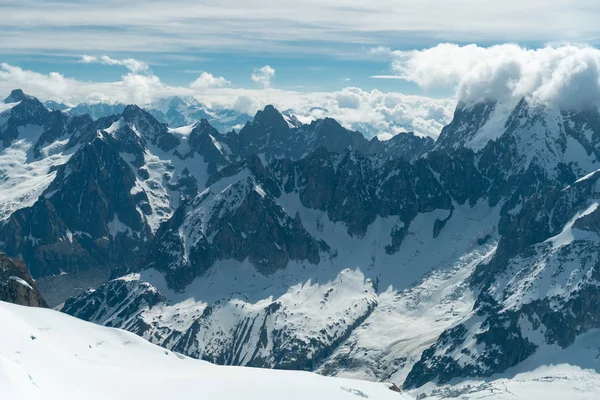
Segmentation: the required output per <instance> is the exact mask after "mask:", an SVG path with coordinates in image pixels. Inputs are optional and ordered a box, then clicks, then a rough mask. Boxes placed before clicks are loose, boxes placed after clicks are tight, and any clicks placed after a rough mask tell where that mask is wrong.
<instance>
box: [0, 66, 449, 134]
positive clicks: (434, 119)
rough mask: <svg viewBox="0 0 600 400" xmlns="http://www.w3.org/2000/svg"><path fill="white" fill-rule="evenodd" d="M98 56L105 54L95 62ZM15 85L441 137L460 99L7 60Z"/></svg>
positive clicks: (3, 77)
mask: <svg viewBox="0 0 600 400" xmlns="http://www.w3.org/2000/svg"><path fill="white" fill-rule="evenodd" d="M99 60H101V58H97V59H96V60H94V61H93V62H100V61H99ZM90 62H92V61H90ZM110 65H115V64H110ZM119 65H123V64H119ZM261 83H262V82H261ZM15 88H21V89H23V90H24V91H25V92H26V93H28V94H31V95H33V96H36V97H39V98H40V99H42V100H54V101H58V102H64V103H66V104H70V105H75V104H78V103H98V102H106V103H112V104H114V103H124V104H131V103H135V104H139V105H141V106H144V105H147V104H149V103H152V102H154V101H156V100H159V99H163V98H167V97H171V96H192V97H195V98H196V99H197V100H199V101H200V102H203V103H205V104H207V105H208V106H211V107H214V108H228V109H233V110H236V111H238V112H242V113H247V114H250V115H253V114H254V113H255V112H256V111H258V110H259V109H262V108H264V107H265V106H266V105H267V104H273V105H274V106H275V107H277V108H278V109H279V110H280V111H289V112H292V113H293V114H295V115H296V116H298V118H299V119H301V120H302V121H303V122H306V123H308V122H310V121H311V120H314V119H317V118H324V117H332V118H335V119H337V120H338V121H339V122H340V123H341V124H343V125H344V126H346V127H348V128H352V129H355V130H359V131H361V132H363V133H364V134H365V135H366V136H368V137H371V136H374V135H383V136H384V137H386V136H387V137H389V136H391V135H395V134H397V133H400V132H407V131H414V132H415V133H417V134H420V135H425V136H432V137H436V136H437V135H438V134H439V133H440V131H441V129H442V127H443V126H444V125H445V124H447V123H448V122H450V120H451V118H452V113H453V110H454V106H455V104H456V102H455V101H454V100H453V99H432V98H428V97H423V96H407V95H403V94H400V93H393V92H391V93H383V92H380V91H378V90H372V91H366V90H363V89H360V88H357V87H347V88H345V89H342V90H339V91H334V92H297V91H292V90H283V89H276V88H273V87H265V88H261V89H245V88H235V87H231V86H230V82H229V81H227V80H226V79H225V78H223V77H217V76H215V75H212V74H210V73H208V72H203V73H201V74H200V76H199V77H198V78H197V79H196V80H195V81H193V82H191V83H190V85H189V86H171V85H167V84H165V83H163V82H162V81H161V80H160V78H159V77H157V76H156V75H154V74H153V73H152V72H150V71H149V70H144V72H143V73H136V72H132V70H131V68H130V71H129V72H128V73H126V74H125V75H123V76H122V77H121V80H118V81H113V82H90V81H82V80H77V79H73V78H69V77H66V76H64V75H63V74H61V73H58V72H51V73H49V74H42V73H39V72H35V71H31V70H26V69H22V68H20V67H17V66H13V65H9V64H6V63H3V64H0V98H3V97H5V96H7V95H8V94H9V93H10V91H11V90H12V89H15Z"/></svg>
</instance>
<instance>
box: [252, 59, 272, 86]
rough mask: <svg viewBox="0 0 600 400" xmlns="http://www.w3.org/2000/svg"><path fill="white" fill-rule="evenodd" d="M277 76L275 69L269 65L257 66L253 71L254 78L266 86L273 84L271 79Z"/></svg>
mask: <svg viewBox="0 0 600 400" xmlns="http://www.w3.org/2000/svg"><path fill="white" fill-rule="evenodd" d="M274 77H275V70H274V69H273V68H271V67H270V66H268V65H265V66H264V67H262V68H256V69H255V70H254V72H253V73H252V80H253V81H254V82H258V83H261V84H262V85H263V86H264V87H266V88H268V87H270V86H271V79H273V78H274Z"/></svg>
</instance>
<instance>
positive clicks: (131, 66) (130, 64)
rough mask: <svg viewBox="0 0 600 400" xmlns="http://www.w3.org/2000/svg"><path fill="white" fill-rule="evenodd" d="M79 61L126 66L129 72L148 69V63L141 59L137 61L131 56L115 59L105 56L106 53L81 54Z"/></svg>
mask: <svg viewBox="0 0 600 400" xmlns="http://www.w3.org/2000/svg"><path fill="white" fill-rule="evenodd" d="M79 62H82V63H85V64H91V63H100V64H104V65H120V66H122V67H125V68H127V69H128V70H130V71H131V72H136V73H139V72H146V71H148V70H149V69H150V68H149V67H148V64H146V63H145V62H143V61H138V60H136V59H133V58H125V59H123V60H116V59H114V58H110V57H109V56H106V55H104V56H100V57H96V56H88V55H82V56H81V59H80V60H79Z"/></svg>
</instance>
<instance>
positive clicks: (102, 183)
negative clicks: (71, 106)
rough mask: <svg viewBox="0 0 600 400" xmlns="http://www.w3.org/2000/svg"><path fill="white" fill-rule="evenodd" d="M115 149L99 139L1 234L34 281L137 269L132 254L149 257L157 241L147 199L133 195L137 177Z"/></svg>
mask: <svg viewBox="0 0 600 400" xmlns="http://www.w3.org/2000/svg"><path fill="white" fill-rule="evenodd" d="M114 145H115V144H114V143H112V139H111V138H110V137H108V136H104V135H102V134H99V136H98V137H96V139H94V140H93V141H92V142H90V143H88V144H87V145H85V146H83V147H82V148H81V149H80V150H79V151H78V152H77V153H76V154H75V155H74V156H73V157H72V158H71V159H70V161H69V162H68V163H67V164H65V165H63V166H61V167H60V168H59V170H58V173H57V176H56V179H55V180H54V181H53V182H52V184H51V185H50V186H49V187H48V189H46V191H45V192H44V194H43V195H42V196H41V197H40V198H39V199H38V200H37V202H36V203H35V204H34V205H33V206H32V207H28V208H24V209H21V210H18V211H17V212H15V213H14V214H13V215H12V216H11V217H10V218H9V219H8V221H6V222H5V223H4V225H3V226H2V227H1V228H0V237H1V238H2V239H1V240H2V241H3V242H4V244H5V250H6V252H7V253H8V254H10V255H15V256H17V255H18V256H20V257H22V258H23V259H24V260H25V261H26V262H28V263H30V265H31V272H32V274H33V276H34V277H36V278H40V277H44V276H48V275H59V274H62V273H67V274H78V273H81V272H85V271H86V270H94V269H101V270H102V269H104V270H105V269H107V268H109V269H110V268H111V266H114V267H117V266H119V267H120V268H123V267H125V269H127V267H133V266H134V265H136V263H137V259H138V257H139V253H135V252H131V251H130V249H132V248H138V249H139V250H140V251H142V252H143V249H144V248H145V247H146V246H147V242H148V240H149V239H151V237H152V233H151V232H150V230H149V228H148V226H147V225H146V223H145V221H144V220H143V219H142V217H141V216H140V213H139V212H138V211H137V209H136V207H137V206H138V204H140V203H144V202H147V197H146V196H145V193H143V192H138V193H137V194H135V195H132V194H131V189H132V188H133V186H134V184H135V176H134V174H133V172H132V171H131V168H130V167H129V166H128V165H127V163H125V162H124V161H123V160H122V159H121V158H120V156H119V153H118V151H117V150H116V149H115V148H114ZM114 267H113V268H114Z"/></svg>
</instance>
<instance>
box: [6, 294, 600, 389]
mask: <svg viewBox="0 0 600 400" xmlns="http://www.w3.org/2000/svg"><path fill="white" fill-rule="evenodd" d="M0 326H2V327H10V329H4V330H3V331H2V340H0V399H2V400H25V399H44V400H54V399H57V400H58V399H60V400H69V399H77V400H81V399H86V400H93V399H111V400H119V399H127V400H132V399H144V400H154V399H167V398H176V399H192V398H194V399H195V398H201V399H203V400H211V399H220V400H221V399H222V400H229V399H244V400H251V399H261V400H270V399H273V400H275V399H277V400H280V399H291V400H293V399H298V400H300V399H310V400H318V399H327V400H338V399H339V400H353V399H354V400H359V399H381V400H385V399H396V400H414V399H417V398H418V399H432V400H441V399H450V398H452V399H454V398H458V399H473V400H474V399H482V398H490V399H499V400H512V399H523V400H525V399H527V400H529V399H544V400H559V399H560V400H563V399H572V400H587V399H590V400H591V399H598V398H600V375H599V374H598V372H597V371H599V370H600V368H599V367H600V361H599V360H598V354H600V340H599V339H600V332H599V331H597V330H596V331H592V332H590V333H588V334H586V335H583V336H582V337H581V338H580V339H578V340H577V342H576V343H575V344H574V345H573V346H572V347H570V348H569V349H565V350H562V349H559V348H552V349H547V350H549V351H545V352H544V355H543V356H536V357H534V358H532V359H531V360H528V361H527V362H526V363H524V365H522V366H520V367H519V368H518V369H514V370H509V371H507V372H506V373H505V374H503V375H502V376H498V377H495V378H494V379H485V380H483V379H479V380H465V381H462V382H457V383H454V384H453V385H444V386H436V385H434V384H427V385H425V386H424V387H422V388H420V389H418V390H415V391H411V392H407V393H396V392H394V391H392V390H390V389H389V386H390V385H389V384H387V383H373V382H365V381H359V380H352V379H342V378H330V377H324V376H321V375H318V374H315V373H310V372H299V371H277V370H268V369H258V368H247V367H223V366H216V365H213V364H210V363H208V362H205V361H199V360H194V359H191V358H188V357H184V356H182V355H180V354H178V353H174V352H171V351H168V350H165V349H163V348H161V347H158V346H155V345H153V344H151V343H149V342H147V341H146V340H144V339H142V338H140V337H138V336H136V335H134V334H132V333H130V332H126V331H123V330H120V329H113V328H106V327H102V326H99V325H95V324H91V323H88V322H84V321H81V320H78V319H76V318H73V317H71V316H68V315H65V314H62V313H59V312H57V311H53V310H48V309H40V308H29V307H23V306H17V305H13V304H9V303H4V302H0ZM572 364H577V365H578V366H574V365H572Z"/></svg>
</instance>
